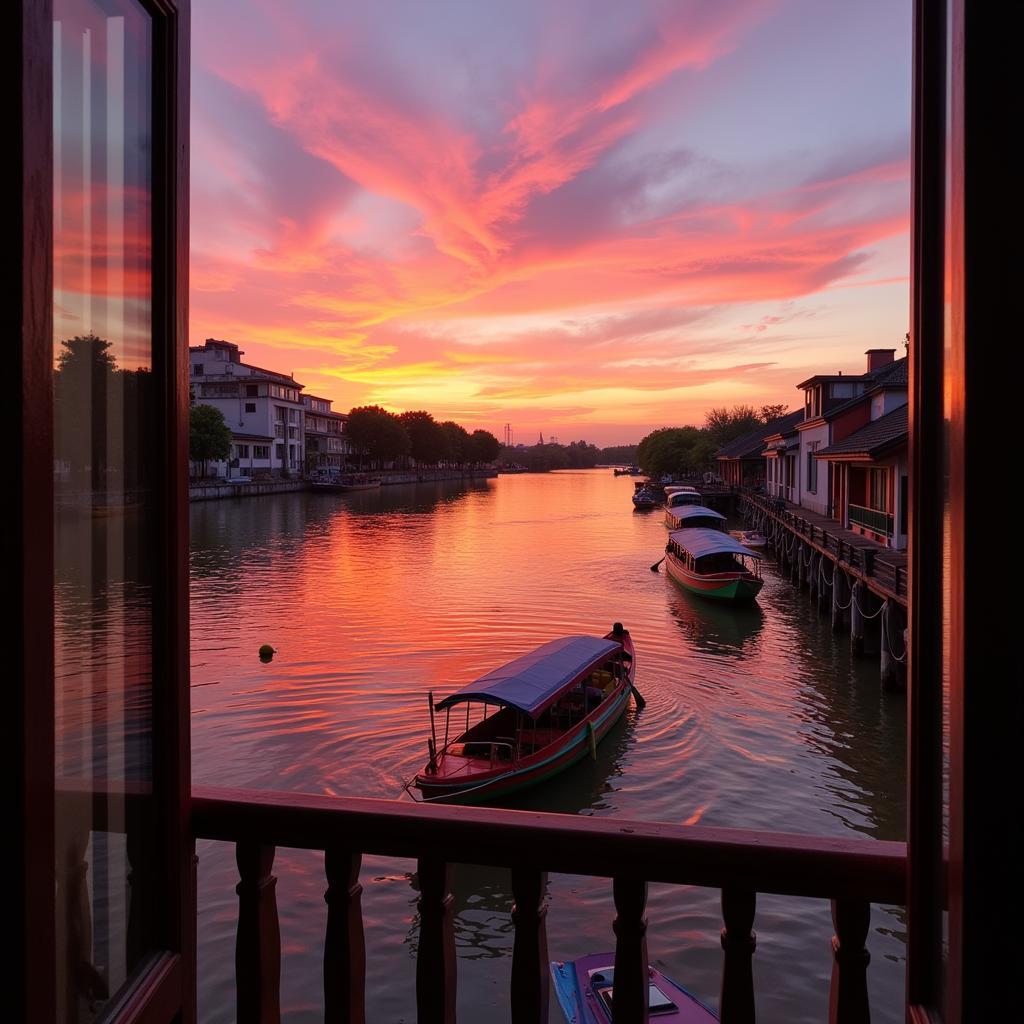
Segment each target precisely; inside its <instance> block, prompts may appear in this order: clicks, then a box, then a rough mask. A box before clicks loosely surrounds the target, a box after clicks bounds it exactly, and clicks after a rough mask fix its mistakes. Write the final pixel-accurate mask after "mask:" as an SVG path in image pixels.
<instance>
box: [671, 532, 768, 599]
mask: <svg viewBox="0 0 1024 1024" xmlns="http://www.w3.org/2000/svg"><path fill="white" fill-rule="evenodd" d="M760 562H761V555H759V554H758V553H757V552H756V551H751V550H750V549H749V548H746V547H744V546H743V545H742V544H740V542H739V541H738V540H736V538H735V537H730V536H729V534H727V533H725V532H723V531H721V530H708V529H701V528H695V529H684V530H676V531H674V532H673V533H670V534H669V535H668V545H667V546H666V548H665V568H666V570H667V571H668V574H669V576H671V577H672V579H674V580H675V581H676V582H677V583H678V584H679V585H680V586H682V587H684V588H685V589H686V590H688V591H690V593H692V594H697V595H699V596H700V597H708V598H712V599H714V600H717V601H727V602H730V603H733V604H742V603H744V602H746V601H753V600H754V598H756V597H757V595H758V594H759V593H760V592H761V588H762V587H763V586H764V580H763V579H762V578H761V569H760Z"/></svg>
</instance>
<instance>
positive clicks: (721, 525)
mask: <svg viewBox="0 0 1024 1024" xmlns="http://www.w3.org/2000/svg"><path fill="white" fill-rule="evenodd" d="M665 525H666V526H667V527H668V528H669V529H670V530H689V529H699V528H703V529H706V530H724V529H725V516H723V515H722V513H721V512H716V511H715V510H714V509H713V508H705V507H704V506H703V505H676V506H675V507H672V506H670V505H666V506H665Z"/></svg>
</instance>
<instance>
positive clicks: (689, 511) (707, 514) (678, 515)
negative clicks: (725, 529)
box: [669, 505, 725, 522]
mask: <svg viewBox="0 0 1024 1024" xmlns="http://www.w3.org/2000/svg"><path fill="white" fill-rule="evenodd" d="M669 512H671V513H672V518H673V519H678V520H679V521H680V522H684V521H685V520H687V519H723V520H724V519H725V516H723V515H722V513H721V512H716V511H715V510H714V509H713V508H705V507H704V506H703V505H679V506H677V507H676V508H670V509H669Z"/></svg>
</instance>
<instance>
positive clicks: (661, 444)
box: [637, 405, 786, 476]
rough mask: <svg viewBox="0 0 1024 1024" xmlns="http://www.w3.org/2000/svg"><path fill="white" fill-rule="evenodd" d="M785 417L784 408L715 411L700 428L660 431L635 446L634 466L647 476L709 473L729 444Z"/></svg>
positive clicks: (744, 408) (767, 407)
mask: <svg viewBox="0 0 1024 1024" xmlns="http://www.w3.org/2000/svg"><path fill="white" fill-rule="evenodd" d="M784 415H786V406H785V405H763V406H761V407H760V408H755V407H754V406H750V405H734V406H733V407H732V408H731V409H726V408H724V407H722V408H714V409H710V410H708V412H707V413H706V414H705V416H704V425H703V426H702V427H694V426H686V427H662V428H661V429H660V430H655V431H652V432H651V433H650V434H648V435H647V436H646V437H645V438H644V439H643V440H642V441H641V442H640V444H639V445H638V446H637V462H638V463H639V465H640V468H641V469H642V470H643V471H644V472H645V473H647V474H648V475H649V476H661V475H662V474H665V473H668V474H672V475H673V476H693V475H695V474H697V473H701V472H703V471H704V470H706V469H709V468H710V467H711V464H712V460H713V459H714V456H715V452H717V451H718V450H719V449H720V448H722V447H724V446H725V445H727V444H728V443H729V442H730V441H735V440H736V438H738V437H742V436H743V435H744V434H749V433H750V432H751V431H752V430H755V429H756V428H757V427H759V426H763V425H764V424H766V423H771V421H772V420H775V419H778V418H779V417H780V416H784Z"/></svg>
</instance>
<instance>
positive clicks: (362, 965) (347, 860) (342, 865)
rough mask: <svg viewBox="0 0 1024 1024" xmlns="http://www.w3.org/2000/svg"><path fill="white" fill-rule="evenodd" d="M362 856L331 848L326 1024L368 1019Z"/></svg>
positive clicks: (357, 1022)
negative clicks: (360, 879)
mask: <svg viewBox="0 0 1024 1024" xmlns="http://www.w3.org/2000/svg"><path fill="white" fill-rule="evenodd" d="M361 863H362V855H361V854H359V853H357V852H355V851H353V850H347V849H331V848H328V849H327V851H326V853H325V856H324V871H325V873H326V875H327V892H326V893H324V900H325V901H326V903H327V934H326V937H325V939H324V1020H325V1022H326V1024H363V1022H364V1021H365V1020H366V944H365V939H364V936H363V909H362V900H361V899H360V897H361V895H362V892H363V887H362V886H361V885H360V884H359V867H360V865H361Z"/></svg>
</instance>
